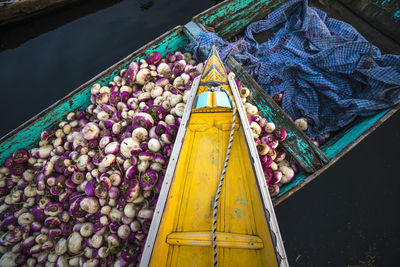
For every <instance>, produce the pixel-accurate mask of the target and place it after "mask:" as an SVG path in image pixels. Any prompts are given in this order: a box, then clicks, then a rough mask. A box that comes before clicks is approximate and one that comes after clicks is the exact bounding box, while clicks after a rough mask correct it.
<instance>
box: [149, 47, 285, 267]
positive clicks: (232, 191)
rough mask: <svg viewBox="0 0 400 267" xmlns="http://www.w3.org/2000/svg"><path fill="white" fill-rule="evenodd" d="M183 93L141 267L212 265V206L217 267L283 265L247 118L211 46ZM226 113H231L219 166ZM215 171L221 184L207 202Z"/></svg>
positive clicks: (283, 253) (282, 253)
mask: <svg viewBox="0 0 400 267" xmlns="http://www.w3.org/2000/svg"><path fill="white" fill-rule="evenodd" d="M191 90H192V92H191V95H190V97H189V101H188V102H187V105H186V109H185V113H184V116H183V118H182V123H181V126H180V129H179V132H178V136H177V140H176V142H175V146H174V149H173V152H172V155H171V160H170V162H169V165H168V168H167V172H166V176H165V180H164V184H163V187H162V190H161V193H160V197H159V201H158V203H157V207H156V211H155V217H154V218H153V222H152V224H151V227H150V231H149V236H148V238H147V241H146V245H145V250H144V252H143V257H142V260H141V266H147V265H150V266H211V265H213V263H214V258H213V255H214V253H213V247H212V244H213V242H212V240H213V238H212V236H213V232H212V229H213V227H212V225H213V207H214V204H215V202H216V201H217V203H218V210H217V213H216V233H215V244H216V250H217V259H216V260H217V261H218V265H220V266H287V259H286V254H285V251H284V248H283V245H282V240H281V237H280V233H279V229H278V225H277V222H276V219H275V214H274V210H273V208H272V203H271V200H270V198H269V194H268V191H267V185H266V182H265V178H264V175H263V172H262V169H261V164H260V162H259V159H258V154H257V151H256V148H255V145H254V141H253V139H252V137H251V133H250V129H249V125H248V121H247V117H246V114H245V112H244V109H243V106H242V103H241V102H240V96H239V93H238V91H237V88H236V84H235V81H234V80H233V77H232V76H230V75H227V73H226V70H225V67H224V65H223V64H222V61H221V60H220V58H219V56H218V53H217V51H216V49H215V48H213V50H212V51H211V52H210V55H209V58H208V60H207V62H206V64H205V67H204V70H203V73H202V74H201V76H200V77H197V78H196V80H195V81H194V84H193V86H192V89H191ZM236 108H237V109H236ZM232 112H234V113H235V114H234V115H237V116H233V118H234V125H235V127H234V137H233V140H231V141H232V142H231V151H230V152H231V153H230V158H229V163H228V164H227V166H226V168H224V161H225V156H226V151H227V149H229V148H228V144H229V143H230V131H231V128H232ZM229 147H230V145H229ZM223 169H224V171H223ZM221 173H225V179H224V181H223V183H222V186H221V192H220V194H218V193H217V198H215V196H216V192H217V187H218V184H219V182H220V176H221ZM218 195H219V197H218ZM218 198H219V199H218Z"/></svg>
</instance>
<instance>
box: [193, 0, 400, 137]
mask: <svg viewBox="0 0 400 267" xmlns="http://www.w3.org/2000/svg"><path fill="white" fill-rule="evenodd" d="M267 30H268V31H269V33H270V34H269V37H268V40H267V41H266V42H264V43H262V44H259V43H257V41H256V40H255V39H254V37H253V34H256V33H260V32H263V31H267ZM213 44H215V45H216V46H217V47H218V51H219V53H220V55H221V58H222V59H223V60H225V59H226V58H227V57H228V56H229V55H231V56H233V57H234V58H235V59H236V60H238V61H239V62H240V63H241V64H242V66H243V67H244V69H245V70H246V71H247V72H249V73H250V75H251V76H252V77H253V78H254V79H255V80H256V81H257V82H258V83H259V84H260V85H261V86H262V88H263V89H264V90H265V91H266V92H267V93H268V94H269V95H271V96H274V95H275V94H278V93H281V92H283V93H284V97H283V101H282V108H283V110H284V111H286V112H287V113H288V114H289V115H290V116H291V117H292V118H293V119H297V118H299V117H306V118H307V119H308V122H309V125H310V127H309V129H308V130H307V134H308V135H309V136H311V137H316V136H320V135H323V134H325V133H330V132H333V131H337V130H340V129H341V128H343V127H344V126H346V125H348V124H349V123H350V122H352V121H353V120H354V119H355V118H356V117H357V116H370V115H373V114H376V113H377V112H378V110H381V109H385V108H388V107H391V106H393V105H395V104H397V103H399V102H400V56H397V55H381V52H380V50H379V49H378V48H377V47H375V46H374V45H372V44H371V43H369V42H368V41H367V40H366V39H365V38H364V37H363V36H362V35H361V34H359V33H358V32H357V31H356V30H355V29H354V28H353V27H352V26H351V25H349V24H347V23H345V22H342V21H339V20H336V19H332V18H329V17H327V15H326V13H324V12H323V11H321V10H319V9H316V8H312V7H308V4H307V1H305V0H293V1H289V2H287V3H285V4H283V5H282V6H281V7H279V8H278V9H276V10H275V11H274V12H272V13H270V14H269V15H268V16H267V17H266V18H265V19H264V20H260V21H257V22H254V23H252V24H250V25H249V26H248V27H247V28H246V30H245V37H244V39H240V40H238V41H236V42H232V43H230V42H227V41H225V40H223V39H221V38H219V37H218V36H217V35H216V34H213V33H203V34H200V35H199V36H197V37H196V40H195V41H194V42H192V43H191V44H190V45H189V49H190V50H191V51H193V52H194V54H195V55H196V56H197V58H198V59H202V60H204V58H202V54H201V50H204V49H206V50H209V49H210V48H211V47H212V45H213Z"/></svg>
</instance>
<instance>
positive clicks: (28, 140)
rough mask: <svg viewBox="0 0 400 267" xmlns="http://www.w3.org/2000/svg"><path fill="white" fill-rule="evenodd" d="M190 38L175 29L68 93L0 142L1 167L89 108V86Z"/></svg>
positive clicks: (182, 45)
mask: <svg viewBox="0 0 400 267" xmlns="http://www.w3.org/2000/svg"><path fill="white" fill-rule="evenodd" d="M188 42H189V39H188V38H187V37H186V36H185V35H184V33H183V27H182V26H180V27H177V28H175V29H173V30H171V31H170V32H168V33H166V34H164V35H162V36H160V37H159V38H157V39H156V40H154V41H153V42H151V43H149V44H147V45H145V46H144V47H142V48H140V49H139V50H137V51H135V52H134V53H132V54H131V55H129V56H128V57H126V58H125V59H123V60H121V61H120V62H118V63H117V64H115V65H113V66H111V67H110V68H108V69H107V70H105V71H104V72H102V73H101V74H99V75H98V76H96V77H95V78H93V79H92V80H90V81H89V82H87V83H85V84H84V85H82V86H80V87H79V88H78V89H76V90H74V91H73V92H72V93H71V94H69V95H67V96H66V97H64V98H63V99H61V100H59V101H58V102H56V103H55V104H54V105H53V106H51V107H49V108H47V109H46V110H44V111H43V112H41V113H40V114H38V115H36V116H35V117H34V118H32V119H31V120H29V121H27V122H26V123H24V124H23V125H21V126H20V127H18V128H17V129H15V130H14V131H13V132H11V133H10V134H8V135H6V136H5V137H4V138H2V140H1V141H0V164H3V163H4V161H5V159H6V158H7V157H9V156H10V155H11V154H12V153H13V152H14V151H15V150H17V149H19V148H33V147H35V146H36V145H37V144H38V142H39V140H40V138H39V135H40V133H41V132H42V131H44V130H47V129H50V128H52V127H56V125H58V123H59V122H61V121H62V120H63V118H65V116H66V114H67V113H69V112H71V111H77V110H80V109H85V108H86V107H87V106H89V105H90V87H91V86H92V85H93V84H94V83H100V84H102V85H107V84H108V83H109V82H110V81H112V79H113V78H114V77H115V76H116V75H118V74H119V72H120V71H121V69H123V68H126V67H127V66H128V65H129V64H130V62H132V61H133V60H139V59H141V58H144V57H145V55H147V54H149V53H151V52H152V51H159V52H160V53H161V54H162V55H163V56H165V54H166V53H167V52H169V51H177V50H182V51H184V46H185V45H186V44H188Z"/></svg>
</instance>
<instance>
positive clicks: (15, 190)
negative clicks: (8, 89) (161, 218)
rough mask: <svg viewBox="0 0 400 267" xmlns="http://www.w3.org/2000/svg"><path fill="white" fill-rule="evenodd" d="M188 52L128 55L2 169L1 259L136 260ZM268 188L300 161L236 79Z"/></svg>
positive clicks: (194, 72)
mask: <svg viewBox="0 0 400 267" xmlns="http://www.w3.org/2000/svg"><path fill="white" fill-rule="evenodd" d="M202 69H203V64H202V63H200V64H197V62H196V61H195V60H194V59H193V58H192V56H191V54H189V53H184V54H182V53H181V52H175V53H172V52H169V53H167V55H166V57H165V58H161V54H160V53H159V52H153V53H151V54H149V55H148V56H147V57H146V58H145V59H142V60H140V61H139V62H132V63H131V64H130V65H129V67H128V68H127V69H123V70H121V72H120V74H119V75H118V76H115V77H114V78H113V81H111V82H109V84H107V85H106V86H103V85H101V84H94V85H93V86H92V87H91V102H92V104H91V105H90V106H89V107H87V108H86V109H85V110H80V111H77V112H71V113H69V114H67V116H66V121H62V122H61V123H59V125H58V126H59V127H58V128H57V129H50V130H47V131H44V132H42V133H41V135H40V142H39V147H37V148H33V149H30V150H26V149H18V150H16V151H15V152H14V153H13V155H12V156H11V157H9V158H7V159H6V161H5V164H4V166H2V167H0V221H1V223H0V255H2V256H1V259H0V266H17V265H26V266H85V267H90V266H135V265H136V264H137V263H138V262H140V258H141V253H142V251H143V247H144V243H145V239H146V236H147V233H148V231H149V227H150V224H151V219H152V217H153V212H154V208H155V206H156V203H157V199H158V194H159V192H160V190H161V185H162V182H163V179H164V175H165V171H166V168H167V165H168V160H169V157H170V155H171V151H172V146H173V143H174V140H175V137H176V135H177V132H178V128H179V125H180V121H181V117H182V115H183V111H184V109H185V103H186V101H187V99H188V96H189V93H190V88H191V85H192V81H193V79H194V78H195V77H197V76H198V75H199V74H200V73H201V71H202ZM237 84H238V87H239V89H240V92H241V96H242V101H243V103H244V105H245V108H246V111H247V114H248V116H249V123H250V127H251V129H252V132H253V137H254V140H255V142H256V145H257V149H258V152H259V154H260V160H261V162H262V166H263V169H264V173H265V177H266V180H267V183H268V185H269V191H270V194H271V196H275V195H277V194H278V192H279V186H280V185H281V184H284V183H288V182H290V181H291V180H292V179H293V177H294V175H295V172H296V171H297V169H298V168H297V165H295V164H294V163H293V162H292V161H290V160H288V155H287V153H286V152H285V150H284V149H283V148H281V147H280V146H279V142H280V141H282V140H284V139H285V137H286V131H285V130H284V129H282V128H276V127H275V125H274V124H273V123H271V122H267V121H266V119H264V118H262V117H260V116H259V115H258V110H257V107H255V106H253V105H251V104H250V103H248V102H247V101H246V98H247V97H248V96H249V90H248V89H247V88H245V87H243V86H242V85H241V83H240V82H238V81H237Z"/></svg>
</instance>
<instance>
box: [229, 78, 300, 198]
mask: <svg viewBox="0 0 400 267" xmlns="http://www.w3.org/2000/svg"><path fill="white" fill-rule="evenodd" d="M236 85H237V87H238V89H239V92H240V95H241V97H242V103H243V105H244V108H245V109H246V113H247V117H248V120H249V124H250V129H251V131H252V134H253V138H254V141H255V143H256V147H257V150H258V154H259V157H260V161H261V165H262V167H263V171H264V176H265V180H266V181H267V185H268V190H269V194H270V196H271V197H274V196H276V195H278V193H279V189H280V186H281V185H283V184H287V183H290V182H291V181H292V180H293V178H294V177H295V175H296V173H297V172H298V171H299V167H298V165H297V164H296V163H295V161H294V159H293V158H292V157H291V156H290V155H289V154H288V153H287V151H286V150H285V149H284V148H283V146H282V145H280V142H282V141H283V140H285V139H286V137H287V132H286V130H285V129H283V128H279V127H276V126H275V124H274V123H273V122H269V121H268V120H267V119H265V118H262V117H261V116H260V115H259V112H258V108H257V106H255V105H252V104H251V103H249V102H248V100H247V98H248V97H250V90H249V89H248V88H246V87H244V86H243V85H242V83H241V82H240V81H236Z"/></svg>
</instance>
